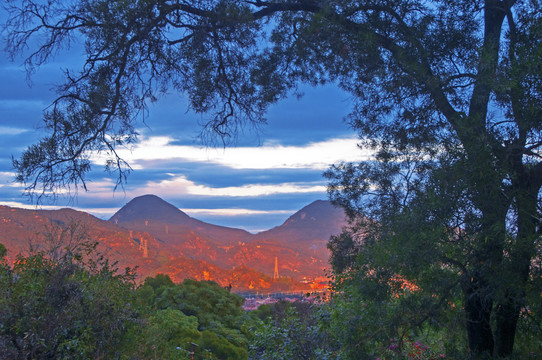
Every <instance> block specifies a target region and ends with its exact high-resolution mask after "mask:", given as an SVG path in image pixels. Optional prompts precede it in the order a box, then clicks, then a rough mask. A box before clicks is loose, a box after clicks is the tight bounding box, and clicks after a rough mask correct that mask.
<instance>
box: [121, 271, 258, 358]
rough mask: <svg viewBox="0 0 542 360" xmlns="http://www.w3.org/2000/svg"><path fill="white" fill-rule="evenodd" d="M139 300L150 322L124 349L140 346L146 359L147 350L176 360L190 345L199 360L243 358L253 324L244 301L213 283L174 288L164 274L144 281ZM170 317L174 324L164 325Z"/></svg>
mask: <svg viewBox="0 0 542 360" xmlns="http://www.w3.org/2000/svg"><path fill="white" fill-rule="evenodd" d="M137 297H138V299H139V302H140V305H141V306H143V307H144V308H146V309H147V310H146V312H147V314H148V318H147V320H146V325H145V329H144V330H143V331H142V332H141V333H140V335H136V336H134V337H133V338H132V339H131V340H130V341H131V344H134V345H128V346H127V347H128V348H138V347H139V348H141V349H142V350H141V351H144V352H143V353H144V354H148V353H149V347H148V346H149V345H150V346H154V350H155V351H156V352H157V353H160V354H163V355H162V356H163V358H176V356H179V354H180V353H182V352H183V351H191V347H192V346H193V345H191V344H192V343H194V344H196V345H198V347H197V348H196V350H195V353H196V354H198V356H205V357H210V358H214V357H217V358H219V359H246V358H247V348H248V337H249V336H250V334H249V328H250V324H251V322H252V320H251V318H250V317H249V316H248V315H247V314H246V313H245V312H244V310H243V309H242V305H243V302H244V300H243V298H242V297H240V296H239V295H235V294H232V293H230V292H229V291H228V290H227V289H224V288H222V287H220V286H219V285H218V284H216V283H215V282H212V281H195V280H190V279H186V280H184V281H183V282H182V283H181V284H177V285H175V284H173V282H171V279H170V278H169V277H168V276H167V275H162V274H158V275H156V276H155V277H154V278H147V279H145V281H144V283H143V285H142V286H141V287H139V288H138V289H137ZM170 315H174V316H175V319H176V320H171V321H172V322H175V323H170V321H169V320H167V317H168V316H170ZM166 320H167V321H166ZM183 323H184V324H185V325H182V324H183ZM188 323H189V324H190V326H189V327H188V325H186V324H188ZM154 329H155V330H154ZM183 329H184V330H183ZM187 329H190V331H189V332H187V331H188V330H187ZM151 333H152V336H151V337H149V336H150V334H151ZM188 335H190V336H188ZM140 345H141V346H140ZM177 347H179V348H180V349H176V348H177ZM174 350H175V351H174ZM167 354H169V355H167ZM169 356H171V357H169Z"/></svg>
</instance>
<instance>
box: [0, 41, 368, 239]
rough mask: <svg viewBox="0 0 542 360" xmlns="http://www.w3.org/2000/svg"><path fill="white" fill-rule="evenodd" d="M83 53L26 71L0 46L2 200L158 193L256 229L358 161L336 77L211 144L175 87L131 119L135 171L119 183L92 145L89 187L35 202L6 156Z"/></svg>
mask: <svg viewBox="0 0 542 360" xmlns="http://www.w3.org/2000/svg"><path fill="white" fill-rule="evenodd" d="M81 59H82V54H81V53H77V52H76V51H71V52H69V53H64V54H61V56H57V57H56V58H55V59H54V60H53V61H51V62H49V63H47V64H46V65H44V66H42V67H41V68H40V69H39V70H38V71H37V72H36V73H35V74H33V75H32V76H31V77H30V79H28V77H27V74H26V73H25V71H24V68H23V67H22V66H21V64H22V59H16V60H15V61H14V62H12V61H10V60H9V59H8V56H7V54H6V53H5V52H3V50H0V79H1V81H0V205H8V206H13V207H22V208H31V209H56V208H62V207H72V208H75V209H77V210H81V211H85V212H89V213H91V214H93V215H95V216H97V217H99V218H102V219H109V218H110V217H111V216H112V215H113V214H114V213H115V212H116V211H117V210H118V209H119V208H121V207H122V206H123V205H125V204H126V203H127V202H128V201H130V200H131V199H132V198H134V197H136V196H140V195H145V194H155V195H157V196H160V197H161V198H163V199H164V200H166V201H167V202H169V203H171V204H173V205H174V206H176V207H178V208H179V209H181V210H182V211H184V212H185V213H187V214H188V215H190V216H192V217H194V218H197V219H200V220H203V221H206V222H210V223H213V224H217V225H223V226H230V227H236V228H243V229H246V230H248V231H251V232H258V231H263V230H267V229H270V228H272V227H274V226H278V225H280V224H281V223H282V222H284V221H285V220H286V219H287V218H288V217H289V216H290V215H292V214H293V213H295V212H296V211H298V210H299V209H301V208H302V207H303V206H306V205H308V204H309V203H311V202H313V201H315V200H320V199H327V194H326V180H325V179H324V178H323V177H322V173H323V172H324V171H325V170H326V169H328V168H329V166H330V165H331V164H333V163H337V162H340V161H359V160H363V159H365V158H366V157H367V156H368V154H366V153H363V152H362V151H361V150H360V149H359V148H357V139H356V134H355V132H354V131H353V130H352V129H351V128H349V126H348V125H347V124H346V122H345V121H344V118H345V116H346V115H347V114H348V112H349V111H350V110H351V107H352V103H351V100H350V97H349V95H348V94H347V93H345V92H343V91H341V90H340V89H338V88H337V87H335V86H332V85H330V86H326V87H311V86H303V87H302V88H301V90H302V92H303V93H304V96H303V97H302V98H301V99H298V98H297V97H296V96H294V95H292V96H290V97H288V98H287V99H285V100H282V101H280V102H279V103H278V104H276V105H273V106H272V107H270V109H269V111H268V113H267V115H266V118H267V122H268V124H267V125H264V126H263V127H261V128H260V129H258V131H253V130H249V129H247V131H245V132H244V133H243V134H241V135H240V136H239V138H238V140H237V142H236V144H235V146H228V147H226V148H223V147H218V148H215V147H209V146H208V144H204V143H202V142H201V140H199V139H198V137H197V136H198V134H199V132H200V130H201V127H200V125H199V124H200V123H201V117H200V115H197V114H194V113H191V112H189V111H187V103H186V101H185V100H184V98H183V96H182V94H177V93H171V94H168V95H167V96H165V97H164V98H162V99H160V100H159V101H158V102H157V103H154V104H152V105H151V106H150V107H149V113H148V116H147V117H146V119H145V122H144V123H143V122H142V121H139V122H138V124H136V128H137V131H138V132H139V134H140V137H139V142H138V143H137V144H136V145H134V146H132V147H131V148H122V149H119V152H120V154H121V156H122V157H123V158H124V159H125V160H127V161H128V163H129V164H130V165H131V166H132V168H133V169H134V171H133V172H132V173H131V174H130V175H129V177H128V180H127V183H126V184H125V185H124V188H123V189H117V190H116V191H115V190H114V188H115V180H116V179H115V178H112V177H111V176H110V175H108V174H107V173H105V172H104V171H103V164H104V162H103V156H100V154H95V156H93V157H92V159H93V164H92V165H93V170H92V172H91V173H90V174H89V177H88V179H89V180H90V181H89V183H88V184H87V185H88V191H87V192H85V191H84V190H79V191H77V193H72V194H71V195H70V196H65V197H60V198H58V199H57V200H56V202H54V203H51V202H47V201H45V202H44V203H42V204H40V205H36V204H35V203H33V202H32V201H31V200H30V199H28V198H27V197H26V196H24V195H23V186H22V185H21V184H18V183H16V182H14V177H15V173H14V171H13V167H12V156H13V157H14V158H18V157H19V156H20V154H21V153H22V151H24V149H26V148H27V147H28V146H30V145H32V144H33V143H36V142H37V140H38V139H39V138H40V137H42V136H44V133H43V130H42V129H41V127H42V120H41V119H42V112H43V110H44V109H45V108H46V107H47V106H48V105H50V104H51V102H52V100H53V99H54V97H55V92H54V91H53V90H52V88H53V87H54V85H55V84H58V83H60V82H62V80H63V78H62V76H63V74H62V70H63V69H74V70H76V69H77V64H78V63H80V62H81Z"/></svg>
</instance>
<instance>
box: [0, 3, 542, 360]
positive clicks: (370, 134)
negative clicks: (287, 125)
mask: <svg viewBox="0 0 542 360" xmlns="http://www.w3.org/2000/svg"><path fill="white" fill-rule="evenodd" d="M7 10H8V14H9V16H8V19H7V23H6V26H5V32H6V35H7V48H8V51H10V52H11V54H13V55H14V56H16V55H17V54H19V53H21V52H22V51H23V50H24V49H25V48H26V46H28V45H30V44H34V41H37V44H38V45H37V49H36V50H35V51H32V52H31V54H30V56H29V57H27V59H26V65H27V67H28V68H29V70H34V69H35V68H36V67H37V66H39V65H41V64H43V63H45V62H46V61H47V60H48V59H49V58H50V56H52V55H53V54H54V52H55V51H56V50H58V49H59V48H61V47H62V46H65V45H66V44H69V41H70V40H71V39H73V38H75V37H82V38H83V39H84V41H85V45H86V48H85V50H86V58H85V64H84V66H83V67H82V68H81V70H80V72H79V73H76V74H73V73H68V74H67V76H66V82H65V84H64V85H63V86H61V87H59V88H58V90H59V97H58V98H57V99H56V100H55V101H54V103H53V106H52V107H51V108H50V111H48V112H47V113H46V114H45V115H44V121H45V126H46V128H47V129H48V130H49V134H48V135H47V136H46V137H45V138H44V139H43V140H42V141H40V142H39V143H38V144H36V145H33V146H31V147H30V148H28V149H27V151H26V152H25V153H24V154H23V155H22V157H21V158H20V159H17V160H15V161H14V166H15V168H16V170H17V172H18V179H19V180H20V181H22V182H26V184H27V190H28V191H29V192H35V191H37V193H38V194H42V195H43V194H49V193H50V192H53V193H55V192H57V191H59V190H61V189H62V188H64V187H69V186H71V185H74V184H75V185H81V184H82V185H83V186H84V181H85V175H86V173H87V172H88V171H89V170H90V160H89V156H90V154H91V153H93V152H102V153H104V152H105V153H107V154H108V155H110V161H109V162H108V169H109V170H113V171H118V181H119V183H121V182H122V181H123V180H125V176H126V175H127V172H128V171H129V166H128V164H126V163H124V161H123V160H122V159H121V158H119V157H118V155H117V154H116V152H115V150H116V148H117V146H120V145H124V144H126V143H128V144H129V143H132V142H134V141H135V140H136V138H137V134H136V131H135V124H136V117H137V114H138V113H139V112H141V111H145V109H146V104H147V102H148V101H154V100H155V99H157V97H158V96H159V95H160V94H162V93H165V92H166V91H167V90H168V89H175V90H178V91H180V92H185V93H187V94H188V96H189V98H190V103H191V106H192V108H193V109H195V110H196V111H197V112H201V113H209V114H210V119H209V122H208V123H207V125H206V126H207V129H211V130H212V131H214V132H215V133H217V134H219V135H220V136H221V137H222V139H224V140H226V139H227V138H228V136H230V135H235V134H236V130H238V128H239V127H240V126H241V125H243V124H245V123H247V122H248V123H252V124H260V123H262V122H263V121H264V118H263V114H264V111H265V109H266V107H267V106H268V105H269V104H271V103H273V102H275V101H277V100H279V99H280V98H281V97H283V96H285V95H286V94H287V93H288V92H289V91H290V90H292V89H294V90H295V88H296V86H297V84H299V83H300V82H309V83H311V84H314V85H316V84H320V83H326V82H335V83H337V84H339V86H341V87H342V88H343V89H345V90H347V91H349V92H350V93H351V94H352V96H353V100H354V102H355V106H354V109H353V111H352V113H351V115H350V117H349V122H350V123H351V125H352V127H353V128H354V129H355V130H356V131H357V132H358V134H359V137H360V139H361V145H362V146H363V147H365V148H367V149H370V150H372V151H373V154H374V157H373V158H372V159H370V160H368V161H365V162H363V163H361V164H338V165H336V166H335V167H333V168H332V169H331V170H330V171H329V172H328V173H327V177H328V179H329V180H330V189H329V190H330V195H331V198H332V199H333V200H334V201H335V202H336V203H338V204H340V205H342V206H343V207H344V208H345V209H346V211H347V213H348V214H349V215H350V217H351V220H352V228H351V229H350V230H349V231H348V232H347V233H345V234H343V235H342V236H341V237H338V238H335V239H334V240H333V241H332V249H333V250H334V251H335V254H334V255H333V263H334V265H335V266H336V270H337V272H338V275H340V276H339V277H338V280H339V281H344V283H340V286H341V287H342V286H344V288H345V289H350V288H355V287H358V286H359V287H360V288H361V289H365V288H367V289H368V291H367V295H365V296H366V298H363V299H362V298H359V297H357V296H354V297H353V298H351V299H350V298H345V299H344V303H343V304H344V308H345V309H346V308H347V307H349V306H353V307H354V308H364V307H365V306H370V307H373V306H376V308H375V309H374V311H373V310H371V311H369V314H372V313H374V314H378V313H380V312H382V313H383V314H387V315H386V316H387V318H390V319H392V320H393V321H392V322H391V325H392V328H391V329H394V330H393V332H397V331H399V330H400V329H402V328H404V327H405V326H406V327H407V328H412V329H415V328H418V327H420V326H421V325H422V324H423V323H431V322H436V323H439V322H441V321H443V320H441V319H443V318H446V317H447V315H446V314H447V313H449V312H450V310H449V309H450V306H451V305H454V306H456V308H461V309H464V311H463V315H464V316H465V321H464V322H463V325H464V329H465V333H466V338H467V339H468V340H467V341H468V347H469V352H470V353H471V354H470V355H472V356H473V357H486V356H493V355H494V356H501V357H502V356H511V355H512V354H513V353H514V341H515V339H516V333H517V330H518V329H519V330H524V327H523V326H520V327H519V328H518V324H520V318H521V314H523V313H525V312H528V311H529V309H530V308H538V307H539V304H538V303H539V302H540V297H533V296H531V294H532V293H537V292H538V293H540V283H539V281H538V278H537V277H536V276H534V274H535V272H536V271H537V268H536V267H534V266H533V264H534V263H538V262H539V259H540V255H541V249H540V246H539V240H540V230H539V229H540V218H541V214H540V209H541V207H540V198H541V197H540V189H541V187H542V163H541V162H540V150H541V147H542V141H541V135H542V133H541V131H542V121H541V119H542V96H541V94H542V68H541V66H540V56H541V54H542V40H541V39H542V36H541V35H542V25H541V24H542V18H541V13H542V12H541V11H540V4H539V2H538V1H529V0H518V1H504V0H477V1H470V0H461V1H448V0H439V1H431V2H428V1H421V0H402V1H388V0H374V1H358V2H356V1H343V0H332V1H324V2H320V1H303V2H300V1H296V0H292V1H290V0H284V1H277V2H272V1H230V0H216V1H212V0H198V1H193V2H191V3H190V4H187V3H185V2H170V1H138V2H134V3H126V2H115V3H114V5H113V6H110V3H109V2H104V1H101V0H91V1H76V2H75V3H74V4H67V3H65V2H62V1H54V0H53V1H48V2H46V3H41V2H35V1H33V0H19V1H14V0H12V1H9V2H8V3H7ZM358 253H359V256H358V255H357V254H358ZM342 275H344V277H343V276H342ZM405 281H406V282H407V283H412V284H414V285H416V286H417V288H418V289H419V291H417V292H411V293H410V294H408V296H404V297H403V298H400V299H401V300H400V301H399V302H397V301H395V300H394V299H393V297H394V296H395V295H396V294H397V292H398V291H399V290H400V288H401V286H402V285H401V284H403V283H404V282H405ZM533 288H534V290H533ZM170 289H172V288H167V289H166V290H164V293H163V294H162V295H161V296H160V297H161V299H162V300H161V301H164V304H165V305H166V306H169V305H167V304H177V305H176V306H177V307H179V308H181V307H184V306H185V305H181V303H180V302H175V299H174V297H173V295H175V293H176V292H180V290H170ZM194 290H197V291H203V290H201V289H199V290H198V289H194ZM203 292H204V293H205V291H203ZM348 292H350V293H352V294H357V293H361V291H359V290H352V291H346V290H345V293H348ZM166 294H167V297H166V296H165V295H166ZM202 295H203V297H204V298H205V294H202ZM179 296H181V295H179ZM182 296H185V297H186V298H187V299H188V298H189V296H188V295H182ZM190 301H191V300H189V302H190ZM357 301H360V302H361V303H356V302H357ZM371 301H373V304H371ZM375 301H380V304H384V305H385V308H382V309H380V305H379V304H377V303H375ZM206 303H207V302H206ZM217 305H219V306H223V305H222V304H217ZM190 306H192V305H186V308H184V309H180V310H181V311H186V312H187V315H191V313H196V312H197V310H198V309H190ZM415 308H419V311H418V312H416V311H415V310H414V309H415ZM405 309H406V310H405ZM208 311H209V310H208V309H207V308H206V309H205V311H204V312H205V313H207V312H208ZM401 311H407V313H408V317H407V318H406V319H404V320H401V321H399V320H397V321H398V322H397V325H395V324H396V322H395V320H394V319H400V318H401V317H400V316H398V314H400V313H401ZM454 311H455V310H454ZM454 311H452V314H454V315H455V312H454ZM354 313H356V312H355V311H354ZM394 314H395V315H394ZM204 317H206V316H204ZM454 317H455V316H452V318H454ZM212 318H213V316H210V317H206V318H205V319H203V320H202V322H201V323H200V327H202V328H205V329H207V328H208V327H212V326H213V323H212V322H211V320H212ZM354 320H355V319H354ZM229 321H230V320H228V321H226V322H228V326H232V324H231V323H230V322H229ZM449 321H451V320H449ZM522 321H523V320H521V322H522ZM407 322H408V323H407ZM448 323H450V322H448ZM352 326H354V328H356V327H357V328H359V327H360V325H359V324H358V325H357V326H356V325H355V324H352ZM522 336H523V334H521V335H520V337H522ZM351 340H352V343H345V344H344V345H345V346H353V344H355V343H356V342H355V339H351ZM516 348H517V347H516ZM516 350H517V349H516ZM465 355H466V354H465Z"/></svg>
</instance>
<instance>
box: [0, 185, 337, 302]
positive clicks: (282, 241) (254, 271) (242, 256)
mask: <svg viewBox="0 0 542 360" xmlns="http://www.w3.org/2000/svg"><path fill="white" fill-rule="evenodd" d="M73 222H76V223H81V224H83V225H84V227H85V228H86V231H87V232H88V235H89V236H90V237H91V238H92V239H95V240H97V241H98V243H99V249H100V251H102V252H104V253H105V254H106V256H108V257H109V258H110V259H112V260H115V261H118V266H119V268H123V267H136V266H137V275H138V277H139V278H140V279H144V278H145V277H147V276H154V275H155V274H157V273H163V274H168V275H169V276H170V277H171V278H172V279H173V280H174V281H176V282H179V281H182V280H183V279H185V278H192V279H196V280H214V281H216V282H217V283H219V284H220V285H222V286H230V285H231V286H232V289H233V290H236V291H247V290H251V291H270V292H271V291H288V290H307V289H311V288H312V289H314V288H317V287H318V286H319V284H321V283H322V281H323V280H324V275H325V273H324V271H325V269H329V262H328V260H329V251H328V250H327V242H328V240H329V238H330V236H331V235H335V234H338V233H339V232H340V231H341V229H342V227H343V226H344V225H346V219H345V214H344V211H343V210H342V209H339V208H336V207H334V206H333V205H331V203H330V202H329V201H322V200H318V201H315V202H313V203H311V204H310V205H308V206H306V207H304V208H303V209H301V210H300V211H298V212H296V213H295V214H294V215H292V216H290V217H289V218H288V219H287V220H286V221H285V222H284V223H283V224H282V225H280V226H277V227H275V228H272V229H270V230H267V231H263V232H260V233H257V234H251V233H249V232H247V231H245V230H241V229H234V228H228V227H223V226H217V225H213V224H209V223H206V222H203V221H200V220H197V219H194V218H192V217H190V216H188V215H187V214H185V213H184V212H182V211H181V210H179V209H178V208H176V207H175V206H173V205H171V204H169V203H167V202H166V201H164V200H162V199H161V198H159V197H157V196H155V195H144V196H140V197H137V198H134V199H132V200H131V201H130V202H128V203H127V204H126V205H125V206H124V207H122V208H121V209H120V210H119V211H117V213H116V214H115V215H113V217H111V219H110V220H109V221H105V220H100V219H98V218H96V217H94V216H91V215H90V214H87V213H84V212H80V211H75V210H73V209H61V210H24V209H17V208H11V207H7V206H0V234H2V238H1V240H0V242H1V243H4V245H5V246H6V248H7V249H8V260H9V259H11V260H13V259H14V257H15V254H17V253H20V252H24V251H26V250H27V248H28V241H29V239H33V241H34V242H36V241H37V242H39V241H40V239H39V237H40V236H43V235H36V234H45V229H47V225H48V224H57V225H64V224H68V223H73ZM36 236H38V239H35V238H36Z"/></svg>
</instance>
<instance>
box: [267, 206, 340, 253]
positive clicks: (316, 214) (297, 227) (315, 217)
mask: <svg viewBox="0 0 542 360" xmlns="http://www.w3.org/2000/svg"><path fill="white" fill-rule="evenodd" d="M345 219H346V216H345V213H344V210H343V209H341V208H338V207H335V206H333V205H332V204H331V202H329V201H324V200H317V201H315V202H313V203H311V204H309V205H307V206H305V207H304V208H303V209H301V210H299V211H298V212H296V213H295V214H293V215H292V216H290V217H289V218H288V219H287V220H286V221H285V222H284V223H283V224H282V225H280V226H277V227H275V228H273V229H270V230H267V231H264V232H261V233H258V234H257V235H256V239H257V240H271V241H274V242H278V243H282V244H285V245H290V246H292V247H295V248H298V247H307V246H308V247H309V248H322V246H323V247H324V248H325V247H326V245H327V242H328V240H329V237H330V236H331V235H333V234H338V233H340V232H341V229H342V228H343V226H345V225H346V221H345Z"/></svg>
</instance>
